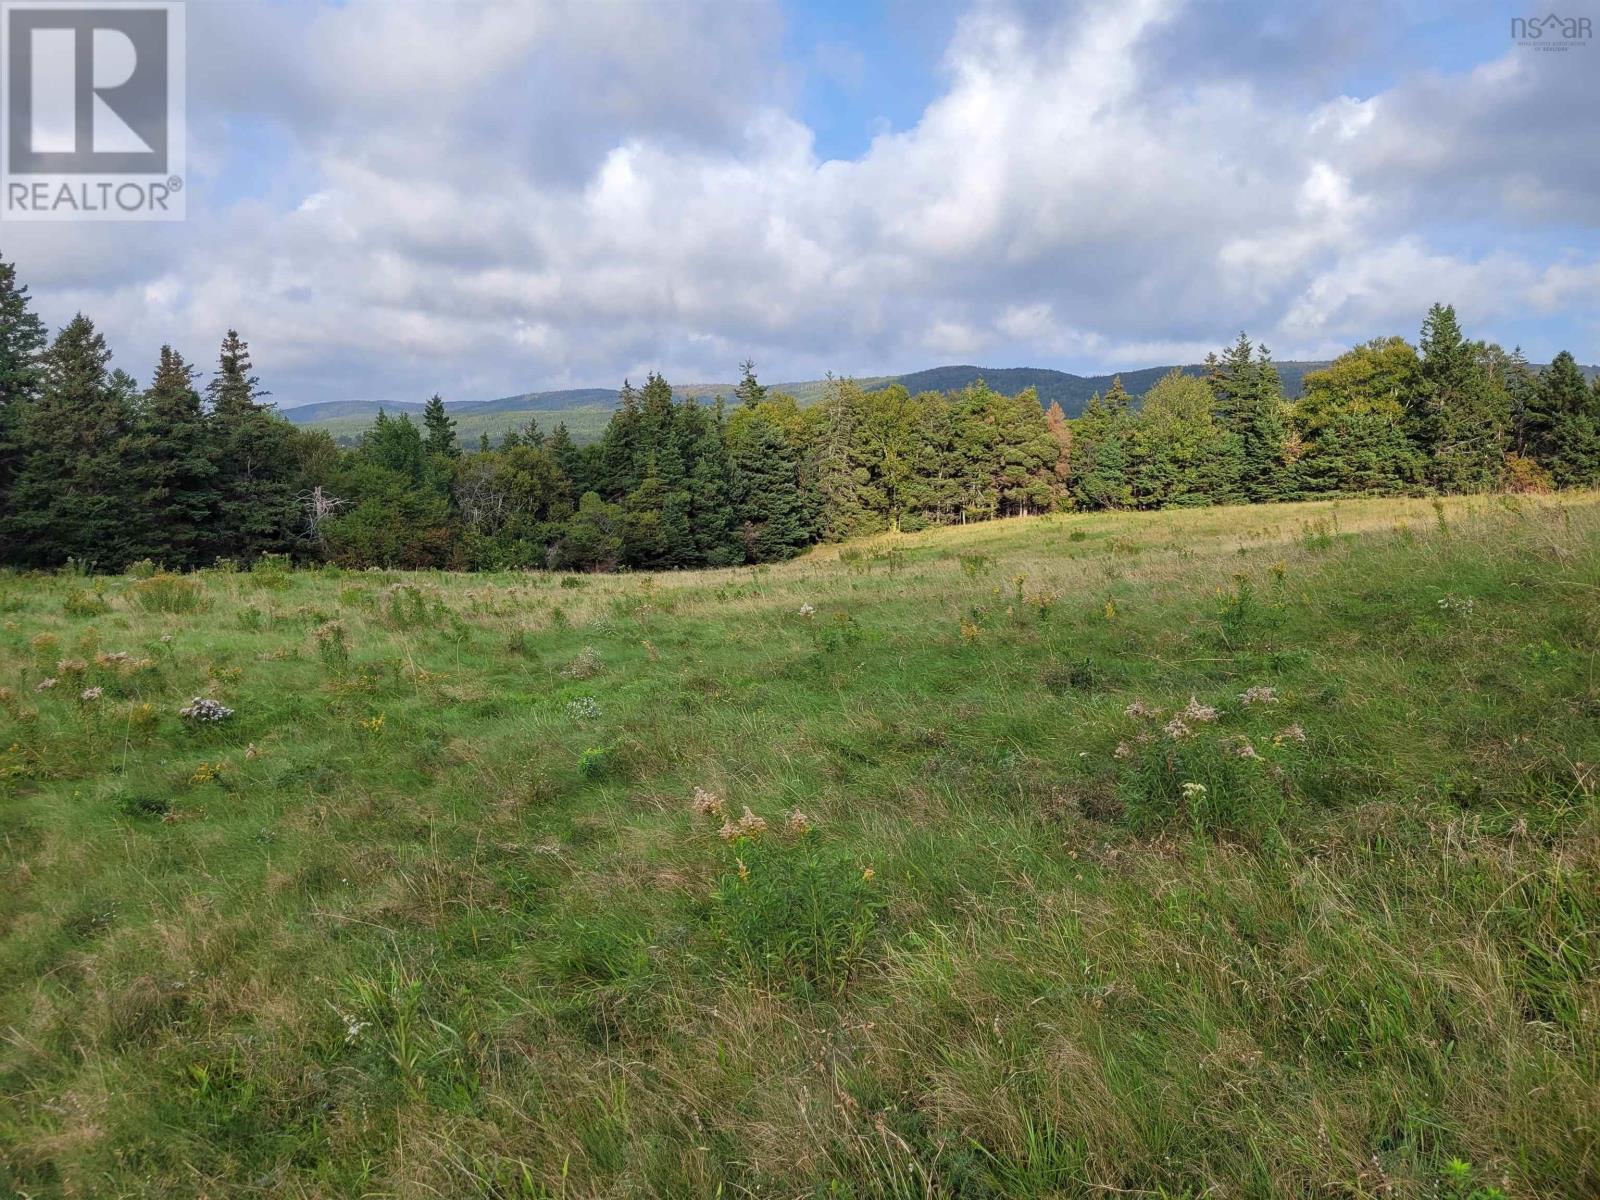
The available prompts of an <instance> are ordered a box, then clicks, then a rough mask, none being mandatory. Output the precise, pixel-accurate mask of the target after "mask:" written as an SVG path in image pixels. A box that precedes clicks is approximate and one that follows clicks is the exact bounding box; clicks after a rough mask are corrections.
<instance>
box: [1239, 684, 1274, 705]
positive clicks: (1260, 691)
mask: <svg viewBox="0 0 1600 1200" xmlns="http://www.w3.org/2000/svg"><path fill="white" fill-rule="evenodd" d="M1239 699H1240V700H1242V701H1243V702H1244V704H1245V707H1247V708H1248V707H1249V706H1250V705H1252V704H1276V703H1277V702H1278V689H1277V688H1270V687H1253V688H1250V689H1249V690H1248V691H1243V692H1240V693H1239Z"/></svg>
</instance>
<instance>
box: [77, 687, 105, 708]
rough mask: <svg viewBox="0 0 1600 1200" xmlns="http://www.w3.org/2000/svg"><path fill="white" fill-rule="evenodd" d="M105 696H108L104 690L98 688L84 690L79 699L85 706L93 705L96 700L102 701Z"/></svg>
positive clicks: (79, 694)
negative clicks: (101, 698)
mask: <svg viewBox="0 0 1600 1200" xmlns="http://www.w3.org/2000/svg"><path fill="white" fill-rule="evenodd" d="M105 694H106V692H105V689H104V688H97V687H92V688H84V689H83V691H81V692H79V693H78V699H79V700H82V701H83V702H84V703H85V704H93V703H94V702H95V701H96V700H98V699H100V697H101V696H104V695H105Z"/></svg>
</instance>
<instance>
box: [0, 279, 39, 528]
mask: <svg viewBox="0 0 1600 1200" xmlns="http://www.w3.org/2000/svg"><path fill="white" fill-rule="evenodd" d="M47 340H48V336H47V334H46V332H45V327H44V322H43V321H41V320H40V319H39V317H38V315H37V314H36V313H34V312H33V311H32V310H31V309H30V308H29V304H28V289H27V286H26V285H24V284H19V283H18V282H17V272H16V269H15V268H14V267H13V266H12V265H11V264H10V263H8V262H5V261H4V260H0V533H4V531H5V519H4V516H3V514H4V513H5V512H6V511H7V509H8V508H9V507H10V506H9V504H8V493H9V491H10V488H11V479H12V477H13V476H14V475H15V473H16V470H17V467H18V465H19V463H18V458H19V455H20V454H21V447H20V446H19V445H18V440H17V439H18V438H19V436H20V425H21V421H22V414H23V411H24V410H25V409H26V408H27V407H28V405H30V404H32V403H33V401H34V400H35V399H37V397H38V394H39V354H40V352H41V351H42V350H43V349H44V346H45V342H46V341H47ZM7 541H9V539H7ZM9 557H10V556H9V554H6V553H4V551H3V550H0V558H5V559H8V558H9Z"/></svg>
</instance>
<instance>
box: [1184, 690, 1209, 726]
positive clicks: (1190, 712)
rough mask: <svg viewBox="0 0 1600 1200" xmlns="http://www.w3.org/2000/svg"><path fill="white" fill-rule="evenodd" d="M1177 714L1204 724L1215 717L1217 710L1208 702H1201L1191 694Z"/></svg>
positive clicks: (1187, 719)
mask: <svg viewBox="0 0 1600 1200" xmlns="http://www.w3.org/2000/svg"><path fill="white" fill-rule="evenodd" d="M1178 715H1179V716H1181V717H1183V718H1184V720H1186V721H1197V722H1200V723H1202V724H1204V723H1207V722H1211V721H1215V720H1216V719H1217V710H1216V709H1214V708H1212V707H1211V706H1210V705H1209V704H1201V703H1200V701H1198V700H1196V699H1195V698H1194V697H1193V696H1192V695H1191V696H1190V697H1189V704H1188V706H1187V707H1186V708H1185V709H1184V710H1183V712H1181V713H1180V714H1178Z"/></svg>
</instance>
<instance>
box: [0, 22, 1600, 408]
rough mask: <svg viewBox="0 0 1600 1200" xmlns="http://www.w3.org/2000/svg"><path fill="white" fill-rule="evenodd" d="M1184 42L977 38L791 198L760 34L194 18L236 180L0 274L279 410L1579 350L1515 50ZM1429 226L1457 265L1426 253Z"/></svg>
mask: <svg viewBox="0 0 1600 1200" xmlns="http://www.w3.org/2000/svg"><path fill="white" fill-rule="evenodd" d="M258 19H259V22H260V24H258V23H257V21H258ZM1193 19H1194V10H1193V9H1192V8H1186V7H1184V6H1182V5H1180V4H1178V3H1177V2H1176V0H1140V2H1138V3H1133V4H1129V3H1126V2H1124V3H1112V2H1110V0H1100V2H1095V3H1084V4H1081V5H1078V6H1075V7H1073V8H1071V9H1069V10H1062V11H1059V12H1058V11H1054V10H1052V11H1051V12H1050V13H1049V14H1048V15H1047V16H1046V17H1044V18H1039V17H1038V15H1037V14H1033V13H1028V12H1023V11H1020V10H1018V9H1015V8H1013V7H1011V6H1009V5H1007V4H1004V3H979V4H977V5H975V7H974V8H973V9H972V10H971V11H970V12H969V13H968V14H967V15H966V16H965V17H964V19H963V20H962V21H961V22H960V23H959V26H958V28H957V31H956V33H955V35H954V37H953V38H952V40H951V42H950V45H949V47H948V50H947V61H946V64H945V66H946V68H947V77H948V80H949V83H948V87H947V90H946V91H945V92H944V94H942V95H940V96H938V97H937V98H935V99H934V100H933V102H932V103H930V104H929V105H928V107H927V109H926V111H925V112H924V114H923V116H922V119H921V120H920V121H919V122H918V123H917V124H916V125H915V126H914V127H913V128H910V129H907V130H904V131H902V132H898V133H889V134H883V135H880V136H879V137H877V138H876V139H875V140H874V141H873V142H872V144H871V146H870V148H869V149H868V150H867V151H866V153H865V154H863V155H862V156H861V157H860V158H858V159H855V160H851V161H828V162H824V161H822V160H820V159H819V157H818V155H817V153H816V150H815V146H814V142H813V138H812V136H811V131H810V130H809V129H808V128H806V126H805V125H804V124H802V123H801V122H800V121H799V120H798V119H797V118H796V117H795V116H793V115H792V113H791V112H790V111H789V110H788V106H787V96H786V93H785V88H784V72H783V70H782V64H781V61H780V60H779V58H778V55H779V50H780V46H781V41H780V38H779V33H780V32H781V22H780V20H779V19H778V14H777V13H776V12H775V11H774V10H773V9H772V8H770V7H769V6H766V5H763V4H748V5H744V4H742V5H725V4H717V3H706V4H672V5H606V4H598V5H597V4H589V3H578V2H576V0H572V2H563V0H548V2H545V3H540V4H531V3H523V2H513V0H480V2H476V3H473V4H467V5H440V4H426V3H420V2H414V0H399V2H394V0H382V2H379V0H355V2H353V3H349V4H346V5H343V6H339V7H329V8H319V9H314V10H302V9H291V10H287V11H285V10H283V9H280V8H278V7H277V6H256V5H250V6H242V5H212V6H206V7H205V17H204V18H203V19H202V20H201V21H198V22H196V32H195V34H194V36H192V38H191V52H190V55H191V74H193V75H196V76H197V83H196V88H197V92H198V94H197V96H196V97H195V99H194V100H193V101H192V102H191V108H192V109H194V110H196V111H197V112H199V113H200V114H201V116H200V118H199V120H198V124H197V129H196V137H197V138H199V139H200V140H201V142H202V143H203V144H202V146H201V147H199V148H198V150H197V153H196V155H195V156H194V157H195V159H196V161H200V162H212V163H216V164H219V167H218V169H219V170H220V169H221V167H220V164H224V163H228V164H234V167H236V166H237V163H238V162H239V160H240V159H241V157H248V155H242V154H241V152H240V148H239V145H237V144H235V142H234V141H233V140H230V139H234V140H236V139H241V138H242V139H244V142H245V144H246V145H249V146H251V147H255V146H259V148H260V153H261V155H262V156H263V158H264V160H265V161H264V163H263V164H259V165H263V166H264V167H265V169H264V170H263V171H262V172H261V178H260V180H259V181H257V182H254V183H251V184H249V185H244V184H239V185H235V184H233V183H232V182H231V181H230V180H228V179H223V180H221V181H213V183H212V186H211V188H210V189H209V191H210V192H211V194H212V195H213V197H220V199H217V200H215V202H213V203H211V204H206V203H201V202H200V201H201V199H202V197H201V196H200V195H199V194H197V193H193V192H192V193H191V201H190V205H191V207H190V213H191V217H190V221H189V222H188V223H187V225H185V226H181V227H176V228H166V229H162V228H154V227H150V228H145V227H129V226H115V227H113V226H73V227H56V228H53V229H42V227H34V228H40V229H42V232H41V234H40V236H39V237H38V238H33V237H30V239H29V241H28V242H27V243H25V244H23V245H21V246H17V245H13V246H12V247H10V252H12V253H14V254H16V255H17V257H18V259H19V266H20V267H21V269H22V271H23V274H24V276H25V277H27V278H29V279H31V280H32V281H33V282H34V283H35V292H36V295H37V296H38V298H39V299H40V301H41V302H42V303H43V305H44V307H45V308H46V310H47V312H48V313H49V314H50V315H51V316H52V317H53V318H54V319H57V320H59V319H62V318H63V317H64V315H67V314H68V313H69V312H70V310H71V308H73V307H80V306H81V307H83V308H84V309H85V310H87V311H90V312H91V313H92V314H93V315H95V316H96V317H97V318H98V319H100V320H101V321H102V322H103V323H104V324H105V325H106V326H108V328H109V330H110V332H111V335H112V337H113V341H114V344H115V345H116V346H118V348H119V349H120V350H122V351H124V352H125V353H124V356H123V357H122V358H121V359H119V361H121V362H122V363H123V365H125V366H128V367H129V368H130V369H134V370H142V369H145V367H146V364H147V362H148V360H150V359H152V358H153V356H154V349H155V347H156V346H157V345H159V344H160V342H161V341H164V340H172V341H174V342H175V343H177V344H179V345H180V346H181V347H182V348H184V349H185V350H187V351H188V352H189V353H191V354H193V355H195V356H197V357H204V356H206V355H207V354H208V352H209V348H210V347H211V346H212V345H214V343H215V341H216V339H217V337H218V336H219V335H220V332H221V331H222V329H224V328H226V327H227V326H229V325H237V326H238V327H239V328H240V329H241V330H242V331H243V332H244V334H245V336H246V337H248V338H249V339H250V340H251V342H252V345H253V347H254V349H255V353H256V358H257V361H258V364H259V365H260V367H261V369H262V370H263V373H264V374H265V375H266V376H267V377H268V381H269V383H276V385H277V391H278V393H279V396H280V399H283V400H285V401H287V402H291V403H293V402H298V401H301V400H310V399H331V398H338V397H342V396H350V397H359V398H386V397H387V398H406V397H411V398H414V397H416V396H421V395H426V394H427V393H428V392H431V391H433V390H435V389H440V390H443V391H445V393H446V395H447V396H449V397H452V398H461V399H466V398H479V397H483V396H488V395H495V394H503V393H505V392H510V391H519V390H526V389H530V388H536V387H553V386H564V385H577V384H596V383H615V382H618V381H620V379H621V377H622V376H623V375H625V374H626V375H632V376H634V377H637V376H639V375H640V374H642V373H643V372H644V371H645V370H647V369H652V368H654V369H661V370H664V371H665V372H666V373H667V374H668V376H669V378H675V379H679V380H683V381H688V380H692V379H706V378H726V377H727V376H728V375H729V374H730V373H731V371H732V368H733V364H735V363H737V361H738V360H740V359H741V358H743V357H745V356H746V355H753V356H754V357H755V358H756V359H757V361H758V362H759V363H761V364H763V367H764V368H765V370H764V373H765V374H767V375H768V377H769V378H776V377H788V378H794V377H799V376H803V375H809V374H813V373H820V372H821V371H823V370H826V369H833V370H836V371H842V372H843V371H855V372H858V373H862V374H875V373H878V372H880V371H883V370H893V369H911V368H915V367H919V366H926V365H931V363H932V362H933V361H935V360H938V359H957V358H964V359H972V358H978V357H981V356H984V355H992V356H998V357H995V358H993V359H991V360H989V363H990V365H997V366H1002V365H1013V364H1040V363H1049V364H1058V365H1070V366H1076V367H1079V368H1082V369H1094V370H1099V369H1109V368H1131V367H1137V366H1143V365H1149V364H1151V363H1155V362H1161V361H1173V360H1175V359H1179V358H1185V359H1192V358H1195V357H1198V356H1199V355H1200V354H1202V353H1203V352H1204V350H1205V349H1206V348H1208V347H1211V346H1215V345H1217V344H1219V343H1220V342H1222V341H1224V340H1226V339H1228V338H1229V337H1230V336H1231V334H1232V332H1233V331H1235V330H1237V329H1238V328H1240V327H1245V328H1248V329H1250V330H1251V332H1252V333H1254V334H1257V335H1259V336H1260V337H1262V338H1263V339H1265V340H1266V341H1268V342H1269V344H1271V345H1272V346H1273V348H1274V350H1275V351H1276V352H1277V353H1278V354H1279V355H1280V357H1287V356H1291V355H1294V354H1299V353H1312V354H1320V353H1326V352H1329V351H1330V350H1336V349H1337V348H1338V347H1339V346H1341V345H1346V344H1349V343H1351V342H1354V341H1357V340H1361V339H1364V338H1366V337H1369V336H1373V335H1376V334H1379V333H1387V332H1394V331H1402V332H1404V331H1409V330H1411V329H1413V328H1414V326H1415V325H1416V323H1417V321H1418V320H1419V318H1420V314H1421V312H1422V310H1423V309H1425V308H1426V306H1427V304H1428V303H1429V302H1431V301H1432V300H1433V299H1436V298H1446V299H1455V300H1456V301H1457V302H1458V303H1460V304H1462V306H1463V308H1464V310H1465V311H1467V312H1470V313H1472V314H1474V315H1476V316H1479V317H1483V318H1487V317H1490V316H1496V315H1507V314H1515V313H1517V312H1519V311H1524V310H1527V311H1535V310H1536V311H1539V312H1554V311H1558V310H1560V311H1565V312H1570V313H1574V314H1577V315H1578V316H1579V317H1583V316H1584V315H1585V314H1587V315H1588V317H1589V318H1593V317H1594V316H1595V315H1597V314H1600V265H1597V264H1600V254H1597V253H1596V239H1595V224H1596V220H1597V214H1596V212H1595V209H1594V207H1593V200H1592V197H1593V196H1594V195H1595V194H1597V192H1600V187H1597V186H1596V184H1597V182H1600V180H1597V178H1596V174H1595V173H1596V172H1597V171H1600V167H1596V165H1595V160H1594V157H1593V155H1592V154H1587V153H1584V154H1579V153H1577V152H1576V147H1578V146H1580V145H1581V144H1582V143H1583V140H1584V134H1583V133H1582V126H1583V122H1582V121H1580V120H1577V119H1576V118H1575V117H1574V116H1573V115H1572V114H1573V113H1575V112H1578V111H1581V110H1579V109H1575V108H1571V107H1565V106H1568V105H1571V104H1573V103H1575V102H1576V101H1577V100H1583V101H1585V102H1587V104H1588V105H1589V107H1590V109H1591V110H1592V106H1593V102H1594V100H1595V99H1596V98H1597V90H1600V89H1597V85H1596V83H1595V82H1594V81H1593V79H1592V77H1591V76H1590V75H1586V74H1580V73H1579V72H1577V71H1574V70H1572V69H1569V68H1568V67H1567V66H1563V65H1560V64H1556V65H1554V66H1549V65H1548V64H1547V63H1545V62H1532V61H1530V60H1529V59H1528V58H1526V57H1524V58H1522V59H1519V58H1516V57H1515V56H1514V52H1512V53H1508V54H1507V55H1505V56H1503V57H1501V58H1499V59H1497V60H1496V61H1494V62H1492V63H1489V64H1486V65H1483V66H1480V67H1477V68H1474V69H1472V70H1470V71H1468V72H1466V73H1464V74H1461V75H1457V76H1446V75H1440V74H1428V73H1419V74H1415V75H1412V76H1408V77H1406V78H1404V79H1402V80H1401V81H1400V82H1399V83H1398V84H1397V85H1395V86H1394V87H1393V88H1391V89H1389V90H1388V91H1385V92H1382V93H1380V94H1378V95H1375V96H1372V97H1369V98H1366V99H1356V98H1352V97H1349V96H1344V95H1333V96H1331V97H1317V98H1316V99H1315V100H1314V101H1310V102H1305V101H1301V100H1298V99H1296V98H1295V97H1294V96H1292V95H1288V94H1287V93H1284V92H1283V91H1282V90H1281V88H1282V87H1284V86H1287V85H1286V84H1283V83H1282V80H1281V79H1279V78H1278V77H1277V76H1274V77H1273V78H1272V79H1268V78H1266V77H1265V76H1263V77H1261V78H1255V77H1252V76H1250V75H1249V74H1247V73H1246V72H1245V71H1244V70H1243V69H1242V68H1231V69H1230V70H1226V71H1225V70H1223V69H1221V67H1219V65H1218V62H1217V61H1215V60H1211V61H1207V62H1205V63H1203V64H1200V65H1197V66H1196V67H1195V68H1194V73H1193V75H1192V77H1186V76H1185V75H1184V74H1183V71H1184V69H1185V67H1184V62H1185V59H1184V58H1182V57H1181V56H1175V55H1163V54H1161V53H1158V52H1157V51H1158V50H1159V49H1160V47H1161V46H1162V45H1163V39H1165V38H1168V37H1170V35H1171V34H1172V31H1173V30H1174V29H1177V28H1180V27H1182V28H1187V27H1188V26H1187V24H1186V23H1188V22H1192V20H1193ZM1337 28H1339V29H1340V30H1341V31H1342V33H1341V36H1345V37H1353V36H1355V35H1354V34H1353V33H1351V32H1350V28H1349V27H1346V26H1344V25H1339V26H1337ZM263 30H265V32H263ZM1284 36H1285V37H1287V36H1288V35H1286V34H1285V35H1284ZM1315 50H1316V47H1315V46H1314V45H1312V46H1307V47H1305V53H1306V55H1307V57H1308V59H1309V58H1310V56H1312V55H1313V54H1314V52H1315ZM886 52H887V51H886ZM1190 57H1193V56H1190ZM1534 57H1537V58H1540V59H1543V60H1549V59H1552V58H1560V57H1563V56H1550V55H1544V56H1534ZM1566 57H1572V56H1566ZM197 59H198V60H201V61H202V62H203V63H204V64H205V65H204V66H203V67H202V68H201V69H200V70H199V71H198V72H196V71H195V70H194V66H193V63H194V61H195V60H197ZM1202 67H1203V70H1202ZM1292 74H1293V72H1290V71H1287V69H1285V72H1284V77H1287V76H1289V75H1292ZM1273 89H1279V90H1273ZM1536 118H1538V119H1540V120H1541V121H1542V123H1534V122H1535V119H1536ZM1552 126H1554V130H1553V131H1552ZM1530 127H1531V128H1536V129H1538V130H1539V131H1540V132H1539V137H1537V138H1534V137H1531V136H1530V135H1529V134H1528V132H1527V131H1528V129H1529V128H1530ZM1519 130H1520V133H1519V132H1518V131H1519ZM230 147H231V149H230ZM230 169H233V168H230ZM252 178H253V177H252ZM1444 221H1455V222H1457V223H1460V222H1463V221H1471V222H1475V223H1476V224H1477V226H1479V227H1480V228H1477V229H1476V231H1475V234H1474V237H1475V238H1476V241H1477V244H1476V245H1475V246H1474V248H1473V249H1471V250H1464V249H1462V248H1461V246H1460V245H1459V244H1456V245H1438V244H1435V243H1434V242H1433V241H1431V240H1430V239H1431V238H1432V237H1433V236H1434V228H1435V223H1436V222H1444ZM1502 229H1503V230H1507V231H1517V232H1518V233H1519V235H1539V234H1541V232H1542V231H1546V230H1548V229H1559V230H1562V231H1565V232H1566V233H1568V234H1572V235H1573V236H1572V238H1571V239H1570V240H1572V241H1576V242H1577V246H1576V248H1569V249H1564V250H1562V251H1561V252H1559V253H1557V252H1555V251H1552V250H1549V249H1548V248H1546V247H1545V244H1544V243H1543V242H1541V241H1539V240H1537V238H1536V239H1535V240H1534V241H1531V242H1526V243H1525V244H1524V245H1523V248H1522V249H1521V250H1520V251H1517V250H1513V249H1510V248H1503V247H1497V246H1496V245H1495V244H1494V239H1495V234H1496V233H1497V231H1499V230H1502ZM1456 241H1457V242H1459V241H1460V239H1456ZM1575 349H1579V350H1580V352H1581V351H1582V350H1583V349H1584V348H1582V347H1575ZM1591 357H1592V355H1591Z"/></svg>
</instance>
